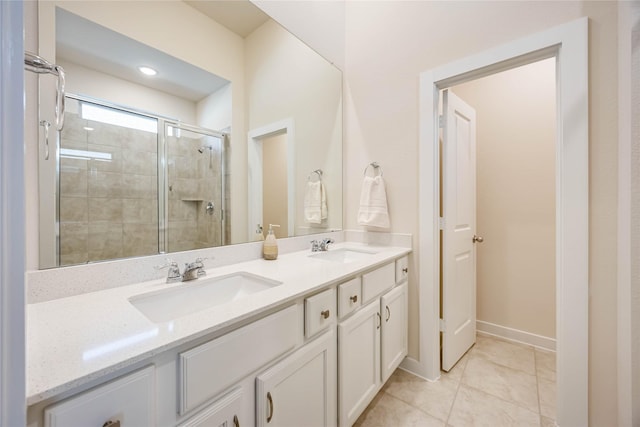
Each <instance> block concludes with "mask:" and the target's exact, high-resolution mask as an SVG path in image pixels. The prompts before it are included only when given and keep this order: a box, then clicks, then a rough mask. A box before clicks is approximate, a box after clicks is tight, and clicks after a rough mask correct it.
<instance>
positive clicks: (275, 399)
mask: <svg viewBox="0 0 640 427" xmlns="http://www.w3.org/2000/svg"><path fill="white" fill-rule="evenodd" d="M336 346H337V343H336V335H335V328H331V329H330V330H329V331H327V332H325V333H324V334H323V335H321V336H320V337H318V338H317V339H315V340H313V341H311V342H310V343H309V344H307V345H305V346H304V347H302V348H301V349H299V350H298V351H296V352H295V353H293V354H292V355H291V356H289V357H287V358H286V359H284V360H283V361H281V362H279V363H278V364H276V365H275V366H273V367H272V368H270V369H268V370H267V371H265V372H264V373H262V374H260V375H259V376H258V377H257V379H256V413H257V415H256V422H257V425H258V427H267V426H268V427H271V426H277V427H301V426H305V427H315V426H318V427H328V426H335V425H336V420H337V415H336V414H337V409H336V404H337V398H336V376H337V369H336V362H337V360H336V358H337V355H336V352H337V350H336Z"/></svg>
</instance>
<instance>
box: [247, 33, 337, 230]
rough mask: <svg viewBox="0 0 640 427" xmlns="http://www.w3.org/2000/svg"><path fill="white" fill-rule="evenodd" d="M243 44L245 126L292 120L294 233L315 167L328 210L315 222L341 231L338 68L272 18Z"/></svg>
mask: <svg viewBox="0 0 640 427" xmlns="http://www.w3.org/2000/svg"><path fill="white" fill-rule="evenodd" d="M245 42H246V60H245V62H246V65H247V69H246V82H247V86H246V93H247V97H248V98H247V105H248V117H249V122H248V125H249V129H257V128H261V127H264V126H267V125H269V124H272V123H276V122H281V121H283V120H286V119H293V122H294V126H295V141H294V145H295V148H294V151H295V162H294V164H295V168H296V169H295V171H294V185H295V194H296V200H295V209H294V212H295V230H296V234H299V233H300V232H301V231H303V229H302V230H301V228H300V226H308V224H306V223H305V222H304V210H303V206H304V197H303V195H304V191H305V188H306V183H307V177H308V175H309V174H310V173H311V172H312V171H314V170H316V169H322V171H323V172H324V174H323V182H324V185H325V188H326V194H327V211H328V215H327V217H328V218H327V220H326V223H325V222H323V223H322V224H320V225H319V226H320V228H323V229H341V228H342V220H343V219H342V164H341V162H340V160H339V159H341V157H342V108H341V107H342V105H341V99H342V96H341V89H342V82H341V78H340V72H339V71H338V70H337V69H336V68H335V67H333V66H332V65H330V64H328V63H327V62H326V61H325V60H324V59H322V58H319V57H318V56H317V55H316V53H315V52H313V51H312V50H311V49H309V48H308V47H307V46H306V45H305V44H304V43H302V42H301V41H299V40H298V39H296V38H295V37H291V35H290V34H289V33H288V32H287V31H286V30H284V29H283V28H282V27H281V26H280V25H278V24H277V23H276V22H274V21H267V22H266V23H265V24H264V25H262V26H261V27H260V28H258V29H256V30H255V31H254V32H253V33H252V34H251V35H249V36H248V37H247V38H246V40H245ZM313 230H314V229H311V230H310V231H313ZM315 230H317V228H316V229H315Z"/></svg>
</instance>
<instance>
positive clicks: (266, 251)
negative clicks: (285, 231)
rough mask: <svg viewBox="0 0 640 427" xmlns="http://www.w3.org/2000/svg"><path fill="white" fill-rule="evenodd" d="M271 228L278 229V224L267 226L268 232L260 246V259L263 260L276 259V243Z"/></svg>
mask: <svg viewBox="0 0 640 427" xmlns="http://www.w3.org/2000/svg"><path fill="white" fill-rule="evenodd" d="M273 227H280V226H279V225H278V224H269V232H268V233H267V237H266V239H264V243H263V244H262V257H263V258H264V259H268V260H273V259H277V258H278V242H276V235H275V234H273Z"/></svg>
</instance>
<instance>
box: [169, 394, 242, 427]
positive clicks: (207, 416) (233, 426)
mask: <svg viewBox="0 0 640 427" xmlns="http://www.w3.org/2000/svg"><path fill="white" fill-rule="evenodd" d="M242 397H243V394H242V388H240V387H238V388H236V389H234V390H233V391H231V392H230V393H228V394H226V395H225V396H224V397H222V398H221V399H218V400H217V401H216V402H215V403H214V404H212V405H210V406H208V407H207V408H205V409H204V410H203V411H202V412H200V413H199V414H197V415H196V416H195V417H193V418H191V419H189V420H188V421H186V422H185V423H183V424H180V426H179V427H240V426H241V425H243V424H241V423H242V422H244V425H248V424H249V420H248V419H243V418H244V417H243V414H242Z"/></svg>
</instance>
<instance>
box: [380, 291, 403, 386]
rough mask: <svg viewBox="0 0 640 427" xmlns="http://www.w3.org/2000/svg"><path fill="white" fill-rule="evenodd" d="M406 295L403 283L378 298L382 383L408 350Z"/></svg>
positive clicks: (398, 364)
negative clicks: (380, 326) (380, 321)
mask: <svg viewBox="0 0 640 427" xmlns="http://www.w3.org/2000/svg"><path fill="white" fill-rule="evenodd" d="M407 294H408V292H407V283H406V282H405V283H403V284H402V285H400V286H397V287H395V288H394V289H393V290H391V291H389V292H387V293H386V294H384V295H383V296H382V298H380V312H381V316H382V334H381V335H382V336H381V340H382V342H381V362H382V372H381V375H382V382H383V383H385V382H386V381H387V380H388V379H389V377H390V376H391V374H392V373H393V371H395V370H396V368H397V367H398V366H400V363H401V362H402V360H404V357H405V356H406V355H407V351H408V349H409V344H408V342H409V340H408V329H407V316H408V307H407V305H408V297H407Z"/></svg>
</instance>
